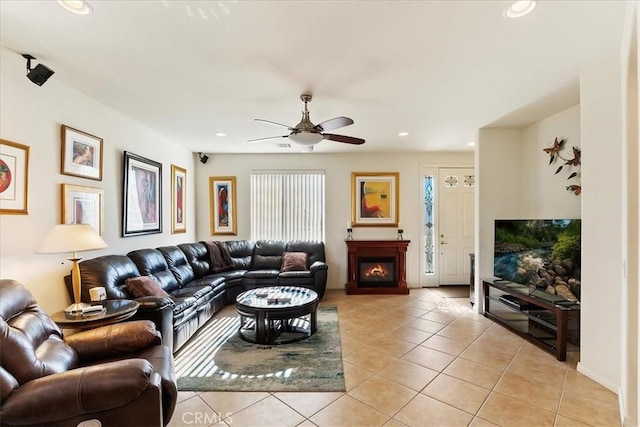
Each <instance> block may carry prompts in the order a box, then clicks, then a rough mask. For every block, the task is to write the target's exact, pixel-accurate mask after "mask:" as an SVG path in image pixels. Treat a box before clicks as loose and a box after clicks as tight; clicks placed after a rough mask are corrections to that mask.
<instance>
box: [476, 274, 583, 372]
mask: <svg viewBox="0 0 640 427" xmlns="http://www.w3.org/2000/svg"><path fill="white" fill-rule="evenodd" d="M482 288H483V293H484V315H485V317H488V318H489V319H492V320H494V321H496V322H498V323H500V324H501V325H503V326H505V327H507V328H508V329H510V330H511V331H513V332H515V333H517V334H519V335H520V336H522V337H524V338H526V339H527V340H529V341H530V342H532V343H534V344H536V345H538V346H540V347H541V348H543V349H544V350H546V351H548V352H550V353H552V354H555V356H556V358H557V359H558V360H567V346H570V347H571V349H572V350H577V349H578V347H577V346H578V345H579V342H580V341H579V340H580V303H579V302H577V301H568V300H566V299H564V298H562V297H560V296H558V295H551V294H547V293H546V292H543V291H541V290H536V289H532V288H530V287H529V286H525V285H521V284H518V283H513V282H509V281H507V280H498V279H491V280H483V281H482Z"/></svg>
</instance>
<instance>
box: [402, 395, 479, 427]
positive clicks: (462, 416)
mask: <svg viewBox="0 0 640 427" xmlns="http://www.w3.org/2000/svg"><path fill="white" fill-rule="evenodd" d="M394 418H395V419H397V420H398V421H400V422H401V423H404V424H406V425H408V426H446V427H455V426H467V425H468V424H469V423H470V422H471V420H472V419H473V415H470V414H467V413H466V412H464V411H461V410H460V409H456V408H454V407H453V406H449V405H447V404H446V403H442V402H439V401H437V400H435V399H433V398H431V397H429V396H425V395H424V394H418V395H417V396H416V397H415V398H414V399H413V400H412V401H411V402H409V403H408V404H407V406H405V407H404V408H402V410H401V411H400V412H399V413H398V414H396V416H395V417H394Z"/></svg>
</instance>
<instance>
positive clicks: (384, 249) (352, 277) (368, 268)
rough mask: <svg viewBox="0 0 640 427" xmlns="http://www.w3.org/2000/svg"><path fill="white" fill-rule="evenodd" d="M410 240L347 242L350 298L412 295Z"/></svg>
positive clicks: (348, 292) (348, 291)
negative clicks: (408, 258) (408, 265)
mask: <svg viewBox="0 0 640 427" xmlns="http://www.w3.org/2000/svg"><path fill="white" fill-rule="evenodd" d="M409 243H410V241H409V240H346V244H347V257H348V260H347V261H348V262H347V284H346V288H347V295H356V294H408V293H409V288H408V287H407V274H406V253H407V246H409Z"/></svg>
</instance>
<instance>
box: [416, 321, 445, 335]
mask: <svg viewBox="0 0 640 427" xmlns="http://www.w3.org/2000/svg"><path fill="white" fill-rule="evenodd" d="M407 326H408V327H410V328H414V329H419V330H421V331H425V332H431V333H432V334H435V333H436V332H438V331H439V330H440V329H442V328H444V325H443V324H442V323H438V322H433V321H431V320H427V319H422V318H420V319H415V320H414V321H412V322H409V323H408V324H407Z"/></svg>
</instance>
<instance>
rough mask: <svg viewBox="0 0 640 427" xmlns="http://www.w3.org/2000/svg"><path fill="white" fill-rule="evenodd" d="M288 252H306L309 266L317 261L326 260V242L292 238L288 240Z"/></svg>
mask: <svg viewBox="0 0 640 427" xmlns="http://www.w3.org/2000/svg"><path fill="white" fill-rule="evenodd" d="M287 252H306V253H307V256H308V259H307V267H308V266H310V265H311V264H313V263H314V262H316V261H322V262H325V258H324V243H323V242H321V241H315V240H292V241H290V242H287Z"/></svg>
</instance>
